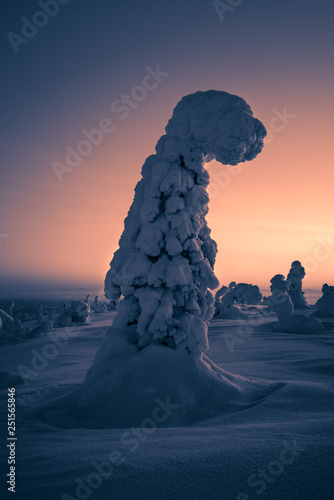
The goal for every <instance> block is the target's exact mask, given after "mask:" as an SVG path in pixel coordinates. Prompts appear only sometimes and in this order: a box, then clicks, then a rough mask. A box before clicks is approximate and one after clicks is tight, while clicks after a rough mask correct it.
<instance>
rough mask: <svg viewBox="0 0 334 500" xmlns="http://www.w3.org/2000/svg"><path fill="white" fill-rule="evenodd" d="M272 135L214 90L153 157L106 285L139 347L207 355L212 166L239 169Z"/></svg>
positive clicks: (177, 116)
mask: <svg viewBox="0 0 334 500" xmlns="http://www.w3.org/2000/svg"><path fill="white" fill-rule="evenodd" d="M265 135H266V130H265V128H264V126H263V125H262V123H261V122H260V121H259V120H257V119H256V118H254V117H253V113H252V111H251V109H250V107H249V106H248V104H247V103H246V102H245V101H244V100H243V99H241V98H240V97H237V96H235V95H231V94H228V93H226V92H220V91H215V90H209V91H207V92H196V93H195V94H191V95H188V96H186V97H184V98H183V99H182V100H181V101H180V102H179V103H178V105H177V106H176V108H175V109H174V112H173V116H172V118H171V120H170V121H169V122H168V125H167V127H166V134H165V135H163V136H162V137H161V138H160V139H159V141H158V143H157V146H156V154H155V155H152V156H150V157H149V158H147V160H146V162H145V164H144V166H143V169H142V179H141V180H140V182H139V183H138V184H137V186H136V189H135V197H134V201H133V203H132V206H131V208H130V210H129V213H128V216H127V218H126V219H125V224H124V232H123V234H122V237H121V239H120V242H119V249H118V250H117V252H116V253H115V254H114V257H113V260H112V262H111V264H110V270H109V271H108V273H107V276H106V281H105V293H106V296H107V297H108V298H109V299H111V300H116V299H118V298H119V297H120V296H123V300H122V301H121V303H120V306H119V309H118V314H117V317H116V318H115V321H114V326H115V327H126V326H130V325H136V338H135V339H133V342H137V343H138V346H139V347H144V346H146V345H148V344H151V343H160V344H165V345H168V346H170V347H174V348H175V347H181V348H186V349H188V350H189V351H192V350H193V349H194V348H195V347H199V348H200V349H201V350H202V351H204V350H205V349H207V324H208V322H209V320H210V319H211V318H212V315H213V312H214V308H213V297H212V294H211V292H209V291H208V289H215V288H217V287H218V285H219V282H218V280H217V278H216V277H215V275H214V272H213V267H214V263H215V258H216V253H217V245H216V243H215V242H214V241H213V240H212V239H211V238H210V232H211V231H210V229H209V228H208V226H207V223H206V219H205V216H206V214H207V212H208V203H209V197H208V194H207V192H206V187H207V186H208V184H209V174H208V172H207V171H206V169H205V167H204V164H205V161H208V160H211V159H214V158H215V159H216V160H217V161H219V162H221V163H223V164H230V165H237V164H238V163H240V162H245V161H249V160H252V159H253V158H255V157H256V156H257V154H258V153H260V152H261V150H262V147H263V139H264V137H265Z"/></svg>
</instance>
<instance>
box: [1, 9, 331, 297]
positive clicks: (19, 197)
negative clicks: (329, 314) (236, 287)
mask: <svg viewBox="0 0 334 500" xmlns="http://www.w3.org/2000/svg"><path fill="white" fill-rule="evenodd" d="M226 3H228V2H226ZM40 10H41V8H40V6H39V5H38V3H37V2H35V1H23V0H21V1H18V0H10V1H9V0H7V1H4V2H2V16H1V36H2V38H1V40H2V44H1V45H2V67H3V68H4V69H3V71H2V84H3V91H2V95H3V104H2V109H1V115H2V119H3V128H2V134H1V142H0V146H1V157H2V160H1V167H0V168H1V173H0V291H2V292H4V291H5V290H6V289H8V290H12V289H14V288H16V289H19V288H20V287H22V289H23V288H24V287H29V286H31V287H35V288H36V287H37V288H42V287H43V288H44V289H51V288H52V289H53V288H57V287H61V288H64V287H67V286H68V287H75V286H83V287H87V288H88V287H90V286H96V287H97V288H101V289H102V287H103V280H104V276H105V273H106V271H107V270H108V267H109V262H110V260H111V258H112V256H113V253H114V252H115V251H116V249H117V246H118V240H119V237H120V235H121V233H122V230H123V220H124V217H125V216H126V214H127V211H128V209H129V207H130V204H131V202H132V199H133V194H134V193H133V190H134V187H135V184H136V183H137V181H138V180H139V179H140V172H141V167H142V164H143V162H144V160H145V158H146V157H147V156H149V155H150V154H152V153H154V147H155V144H156V142H157V140H158V139H159V137H160V136H161V135H162V134H163V133H164V127H165V125H166V123H167V121H168V119H169V118H170V116H171V114H172V111H173V108H174V107H175V105H176V104H177V102H178V101H179V99H180V98H181V97H182V96H183V95H186V94H189V93H192V92H195V91H197V90H208V89H217V90H225V91H227V92H231V93H233V94H237V95H240V96H241V97H243V98H244V99H245V100H246V101H247V102H248V103H249V104H250V106H251V107H252V109H253V111H254V114H255V116H256V117H257V118H259V119H260V120H261V121H262V122H263V123H264V124H265V126H266V127H267V129H269V130H270V132H269V140H267V142H266V146H265V148H264V150H263V152H262V154H261V155H260V156H259V157H258V158H257V159H255V160H254V161H253V162H251V163H247V164H243V165H242V167H241V168H240V169H239V170H240V171H235V170H233V169H229V168H226V166H225V167H222V166H221V165H219V164H217V163H215V162H212V164H210V165H208V168H209V172H210V175H211V179H212V181H211V185H210V187H209V193H210V194H211V198H212V199H211V203H210V213H209V215H208V222H209V225H210V227H211V228H212V236H213V238H214V239H215V240H216V241H217V243H218V249H219V252H218V259H217V263H216V268H215V270H216V274H217V276H218V278H219V279H220V281H221V284H228V283H229V282H230V281H232V280H234V281H237V282H240V281H243V282H249V283H253V284H258V285H260V286H261V287H264V288H268V286H269V280H270V278H271V277H272V276H273V275H274V274H277V273H281V274H287V273H288V271H289V268H290V264H291V262H292V261H293V260H296V259H298V260H301V261H302V263H303V264H304V265H305V267H306V271H307V277H306V278H305V281H304V286H305V287H309V288H320V287H321V286H322V284H323V283H324V282H334V228H333V213H334V210H333V198H334V195H333V192H334V189H333V186H334V169H333V159H332V157H333V153H332V148H333V113H334V109H333V108H334V97H333V88H334V64H333V48H334V35H333V23H334V3H333V1H332V0H320V1H317V2H315V1H314V0H312V1H311V0H310V1H309V0H294V1H291V0H276V1H274V0H272V1H268V0H253V1H249V0H245V1H243V2H241V3H240V5H239V6H237V7H234V8H233V9H232V11H231V12H226V14H225V19H224V20H223V21H221V20H220V18H219V16H218V14H217V12H216V11H215V8H214V6H213V3H212V2H211V1H205V0H181V1H180V0H171V1H168V2H159V1H157V0H154V1H153V0H142V1H141V2H135V1H130V2H113V1H107V0H104V1H103V0H96V1H94V2H92V1H86V0H81V1H80V2H79V1H78V0H70V1H69V2H68V3H67V4H66V5H61V6H60V7H59V12H58V14H57V15H55V16H54V17H53V18H50V19H49V20H48V22H47V24H46V25H45V26H44V27H41V28H39V30H38V32H37V34H36V35H35V36H34V37H33V38H31V39H30V40H29V41H28V43H26V44H20V45H19V47H18V53H15V51H14V49H13V47H12V45H11V43H10V41H9V39H8V37H7V34H8V33H9V32H13V33H15V34H17V35H21V31H22V26H23V21H22V19H21V18H22V17H26V18H28V19H29V20H31V19H32V18H33V16H34V14H35V13H36V12H38V11H40ZM42 21H43V20H42ZM157 64H160V67H161V70H162V71H164V72H167V73H169V76H168V77H166V78H165V79H164V80H163V81H162V83H161V84H160V85H159V86H158V87H157V88H156V89H154V90H151V91H149V92H148V95H147V98H146V99H144V100H143V101H142V102H140V103H139V104H138V107H137V108H136V109H132V110H131V112H130V114H129V116H128V117H127V118H126V119H124V120H121V119H120V115H119V114H116V113H115V112H113V111H112V110H111V109H110V105H111V103H112V102H113V101H114V100H116V99H118V98H119V97H120V96H121V95H122V94H123V93H129V92H131V91H132V89H133V88H134V87H136V86H138V85H141V83H142V81H143V78H144V76H145V75H146V74H147V70H146V69H145V68H146V67H147V66H150V67H152V68H155V67H156V65H157ZM284 110H285V113H286V114H287V115H288V117H287V118H285V120H284V121H285V123H284V122H282V120H281V119H280V118H279V116H280V114H282V113H283V114H284ZM103 118H109V119H111V120H112V121H113V124H114V126H115V130H114V131H113V132H112V133H111V134H106V135H105V136H104V139H103V142H102V144H101V145H99V146H96V147H95V148H94V149H93V151H92V153H91V154H90V155H89V156H87V157H86V158H85V159H84V160H83V161H82V163H81V164H80V165H79V166H78V167H76V169H74V170H73V171H72V172H71V173H66V174H64V176H63V182H59V180H58V179H57V177H56V175H55V172H54V170H53V169H52V166H51V165H52V163H53V162H54V161H58V162H63V161H64V159H65V154H66V151H65V148H66V146H71V147H74V148H75V147H76V146H77V144H78V143H79V141H81V140H82V139H84V137H83V135H82V132H81V131H82V130H83V129H88V130H90V129H93V128H96V126H97V125H98V124H99V123H100V121H101V120H102V119H103ZM332 284H334V283H332Z"/></svg>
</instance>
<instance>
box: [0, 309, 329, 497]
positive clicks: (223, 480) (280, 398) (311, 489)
mask: <svg viewBox="0 0 334 500" xmlns="http://www.w3.org/2000/svg"><path fill="white" fill-rule="evenodd" d="M257 307H258V308H259V312H260V310H263V309H261V306H257ZM246 312H247V311H246ZM247 314H249V319H248V322H247V323H248V324H250V323H251V324H252V321H251V318H252V317H253V316H252V315H251V313H250V312H248V313H247ZM113 315H114V313H110V312H109V313H104V314H96V315H92V318H91V322H90V323H89V324H87V325H84V326H79V328H77V329H76V328H70V329H68V330H67V329H66V328H63V329H62V328H59V329H56V330H54V331H53V333H52V335H51V336H50V338H47V337H37V338H34V339H31V340H29V341H26V342H22V343H18V344H10V345H5V346H2V347H1V349H0V366H1V371H2V373H0V386H1V385H2V386H3V387H4V389H3V390H0V421H1V422H2V424H3V434H2V435H3V436H5V435H6V432H7V429H6V422H7V400H8V390H7V388H8V387H16V392H17V398H16V403H17V406H16V418H17V422H16V423H17V429H18V430H17V435H18V447H17V450H16V451H17V458H18V462H17V473H18V476H17V492H16V494H15V495H11V494H9V492H8V494H7V495H6V491H7V486H8V485H7V484H6V479H3V481H2V482H1V485H0V498H3V499H5V498H10V497H11V496H12V498H13V499H14V500H66V499H67V500H73V499H76V500H78V499H80V498H87V499H88V498H89V500H111V499H112V500H189V499H191V500H213V499H218V500H237V499H238V500H246V499H247V498H248V500H254V499H259V500H329V499H332V498H333V445H334V432H333V411H334V392H333V389H334V384H333V382H334V378H333V377H334V363H333V359H334V339H333V334H334V330H332V331H326V332H323V333H320V334H314V335H293V334H292V335H287V334H285V333H280V332H275V333H273V332H272V330H271V322H272V321H273V319H274V318H273V315H271V316H269V317H268V318H267V319H265V320H264V321H265V324H264V325H262V326H263V328H262V329H261V331H258V330H257V328H255V329H254V331H253V333H252V334H251V335H248V336H247V337H243V339H240V333H238V331H239V328H240V327H239V325H240V322H239V321H231V320H216V319H213V320H212V321H211V323H210V325H209V331H208V336H209V342H210V350H209V352H208V355H209V357H210V359H211V360H212V361H213V362H214V363H215V364H216V365H218V366H219V367H221V368H224V369H225V370H227V371H228V372H230V373H238V375H240V376H241V377H248V378H252V379H255V380H257V381H259V380H261V381H262V380H266V381H268V382H275V381H276V382H277V381H280V382H281V383H282V384H284V385H283V386H282V387H281V388H280V389H279V390H276V391H273V392H272V394H270V395H268V396H267V397H266V398H264V399H262V400H261V401H258V404H255V403H254V404H253V405H250V406H248V407H246V408H243V411H237V412H231V413H222V414H219V415H217V416H215V417H214V418H213V419H210V420H208V421H205V422H204V421H203V420H201V421H199V423H198V424H194V425H193V426H187V427H184V426H180V427H170V428H169V427H168V426H165V427H163V428H161V427H160V424H157V427H156V428H155V427H154V421H153V419H154V415H155V414H154V415H153V411H154V409H155V408H158V405H155V406H154V408H153V409H152V410H151V411H150V412H149V413H147V414H146V415H145V419H144V420H143V421H142V422H140V425H137V426H136V427H134V428H132V429H131V428H130V429H124V428H114V429H109V428H106V429H91V428H89V429H88V428H76V429H75V428H71V429H60V428H57V427H54V426H52V425H49V423H48V422H43V421H40V420H38V419H36V418H35V417H34V416H32V415H31V414H30V412H31V408H32V407H33V406H34V405H40V404H41V403H42V402H43V401H46V400H50V399H51V398H54V397H56V396H59V394H61V393H62V392H64V390H67V391H70V390H72V389H75V388H76V387H78V386H79V385H80V384H81V383H82V380H83V378H84V376H85V373H86V372H87V370H88V369H89V367H90V366H91V365H92V362H93V360H94V356H95V354H96V351H97V350H98V349H99V347H100V345H101V341H102V339H103V336H104V332H105V330H106V328H107V327H108V325H110V323H111V318H112V317H113ZM247 323H246V324H247ZM227 332H228V333H229V335H230V336H231V338H236V339H238V341H237V342H236V343H235V344H234V349H233V352H231V351H230V350H229V349H228V348H227V345H226V333H227ZM69 333H70V335H71V337H68V335H69ZM238 335H239V336H238ZM65 339H67V342H66V341H65ZM240 340H243V341H242V342H240ZM54 342H57V343H54ZM50 343H52V345H53V346H58V355H57V356H56V357H54V358H53V359H51V360H50V359H48V360H47V361H48V362H47V363H46V365H47V366H45V367H44V369H43V370H41V371H39V372H38V373H35V374H34V375H33V374H32V375H31V378H29V379H28V383H26V384H24V383H19V382H20V380H19V379H20V378H21V377H20V374H19V372H18V367H19V366H21V367H22V366H26V367H29V368H30V370H33V367H32V364H31V363H32V360H36V356H34V355H33V354H32V351H33V352H35V353H39V355H40V356H41V355H42V354H43V352H45V349H46V346H50ZM152 347H154V348H155V349H156V348H158V347H160V346H152ZM148 349H150V347H149V348H148ZM160 349H161V350H163V351H167V352H170V353H172V354H176V355H179V354H181V352H180V350H172V349H167V348H162V347H160ZM47 350H48V349H47ZM145 350H146V349H143V350H142V351H141V352H140V353H136V354H137V355H141V354H145ZM188 358H191V356H190V355H188ZM34 366H35V364H34ZM178 369H180V368H178ZM171 373H172V369H171ZM22 376H23V374H22ZM178 383H179V384H180V381H179V382H178ZM194 384H195V381H194ZM104 400H105V401H107V395H104ZM160 400H161V402H162V403H166V399H163V398H160ZM170 403H171V404H173V405H175V404H176V402H175V401H174V400H173V398H172V397H170ZM160 405H161V403H160ZM159 408H160V409H159V410H158V413H157V416H158V418H162V419H163V418H166V419H167V420H168V418H170V417H173V416H174V411H175V410H174V408H173V407H172V409H171V410H170V411H171V413H172V415H169V414H168V413H166V412H164V411H163V409H162V408H161V406H160V407H159ZM117 411H119V410H118V409H117ZM150 424H151V425H150ZM286 443H287V444H288V445H289V447H290V448H291V449H292V450H294V449H295V450H296V453H295V456H294V455H293V454H292V453H291V452H289V451H288V450H287V449H286V447H285V444H286ZM7 450H8V448H6V445H5V443H3V446H2V447H1V449H0V454H1V453H2V455H1V457H0V459H1V460H2V459H3V461H2V462H1V463H2V464H3V471H4V473H5V474H6V473H7V472H8V469H7V470H6V464H7V457H8V453H7ZM284 450H287V451H286V452H284V454H283V459H282V460H284V463H283V464H282V466H281V467H283V470H281V474H280V475H278V472H280V462H277V460H279V459H280V457H281V453H282V452H283V451H284ZM115 453H116V459H115V458H114V460H113V461H112V462H111V460H112V454H115ZM117 458H118V459H119V460H117ZM120 458H122V459H123V460H121V459H120ZM285 458H286V460H285ZM93 464H94V465H93ZM108 464H109V467H110V469H109V471H110V472H111V475H110V477H108V474H106V473H105V470H106V471H107V472H108ZM113 464H117V465H115V466H114V467H113V468H112V466H113ZM277 464H278V465H277ZM95 467H97V469H96V468H95ZM260 468H261V469H260ZM259 469H260V470H259ZM96 473H99V474H100V475H97V476H96ZM262 473H264V474H267V475H266V476H265V477H267V478H268V480H264V479H263V475H262ZM260 474H261V476H260ZM94 476H95V478H94ZM99 478H100V482H99ZM96 479H97V480H96ZM79 481H81V482H80V484H81V485H85V486H86V491H85V487H84V486H82V487H81V488H79V485H78V482H79ZM96 485H97V486H96ZM263 485H264V486H263ZM262 486H263V488H264V487H265V488H266V490H265V491H263V493H262V494H258V492H259V491H260V492H261V491H262V489H263V488H262ZM66 495H67V496H66Z"/></svg>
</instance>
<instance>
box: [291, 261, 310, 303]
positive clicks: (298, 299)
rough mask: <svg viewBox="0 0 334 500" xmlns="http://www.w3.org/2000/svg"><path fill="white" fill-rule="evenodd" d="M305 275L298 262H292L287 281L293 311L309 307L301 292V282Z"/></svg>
mask: <svg viewBox="0 0 334 500" xmlns="http://www.w3.org/2000/svg"><path fill="white" fill-rule="evenodd" d="M305 274H306V273H305V269H304V268H303V266H302V265H301V263H300V262H299V260H295V261H294V262H292V264H291V269H290V271H289V274H288V277H287V279H288V281H289V282H290V286H289V290H288V293H289V295H290V297H291V300H292V303H293V305H294V307H295V309H305V307H309V305H308V303H307V302H306V299H305V297H304V292H303V290H302V280H303V278H304V277H305Z"/></svg>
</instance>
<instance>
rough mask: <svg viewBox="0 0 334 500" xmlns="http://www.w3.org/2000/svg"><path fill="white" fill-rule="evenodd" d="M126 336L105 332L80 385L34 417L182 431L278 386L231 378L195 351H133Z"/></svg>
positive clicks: (77, 424)
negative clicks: (184, 427) (167, 428)
mask: <svg viewBox="0 0 334 500" xmlns="http://www.w3.org/2000/svg"><path fill="white" fill-rule="evenodd" d="M126 334H127V336H126V335H125V330H124V328H123V329H116V328H113V327H112V328H110V329H109V331H108V332H107V334H106V337H105V339H104V341H103V343H102V345H101V347H100V349H99V351H98V352H97V355H96V358H95V361H94V363H93V365H92V367H91V368H90V370H89V371H88V373H87V376H86V379H85V381H84V383H83V384H82V385H81V386H80V387H79V388H77V389H76V390H74V391H72V392H71V393H68V394H66V395H65V396H61V397H59V398H57V399H54V400H52V401H50V402H49V403H47V404H46V405H44V406H43V407H41V408H40V409H39V410H38V413H37V414H38V416H39V417H40V418H42V419H43V420H47V421H48V422H50V423H52V424H54V425H57V426H60V427H88V428H129V427H131V426H142V427H147V428H149V427H152V428H154V427H173V426H177V427H182V426H186V425H190V424H193V423H195V422H198V421H201V420H204V419H208V418H211V417H214V416H216V415H219V414H227V413H232V412H237V411H241V410H243V409H245V408H249V407H250V406H254V405H255V404H257V403H259V402H260V401H262V400H263V399H264V398H265V397H267V396H269V395H271V394H272V393H273V392H275V391H276V390H278V389H280V388H281V387H282V386H283V385H284V384H281V383H275V384H274V383H267V382H256V381H253V380H248V379H246V378H243V377H240V376H235V375H232V374H230V373H228V372H226V371H224V370H222V369H220V368H219V367H218V366H216V365H215V364H214V363H213V362H212V361H211V360H210V359H209V358H208V357H207V356H206V355H205V354H203V353H200V352H198V353H194V352H192V353H189V352H188V351H187V350H184V352H183V351H181V350H177V349H175V350H174V349H171V348H169V347H166V346H163V345H154V344H152V345H149V346H147V347H145V348H144V349H143V350H141V351H138V348H137V345H135V344H132V343H131V338H132V337H133V336H134V334H135V327H128V328H127V329H126Z"/></svg>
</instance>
